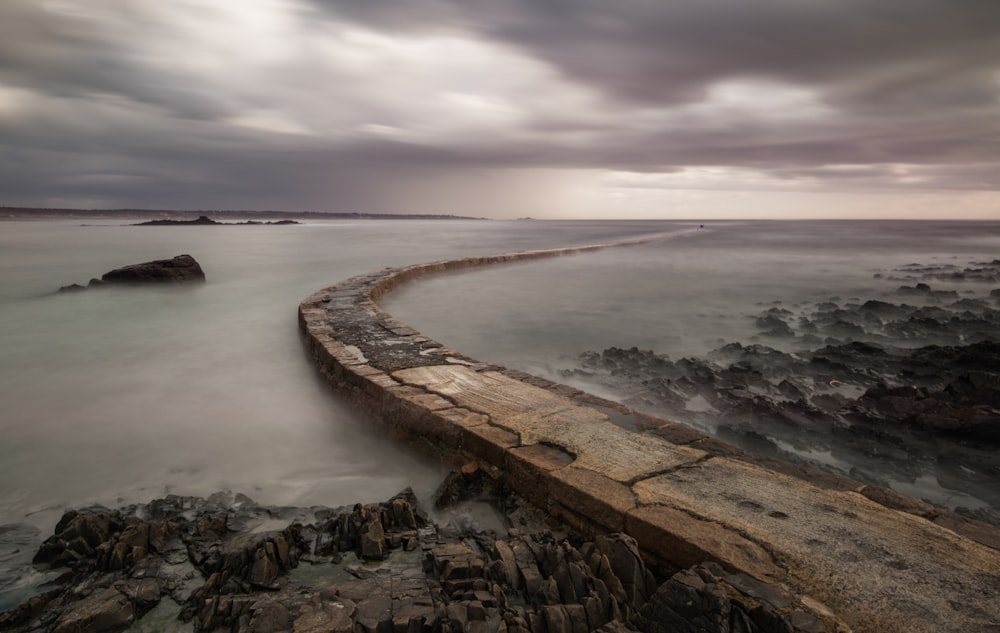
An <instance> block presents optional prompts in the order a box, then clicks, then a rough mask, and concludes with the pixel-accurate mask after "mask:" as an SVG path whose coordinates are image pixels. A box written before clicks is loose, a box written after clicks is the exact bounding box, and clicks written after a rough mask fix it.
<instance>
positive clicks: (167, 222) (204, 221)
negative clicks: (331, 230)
mask: <svg viewBox="0 0 1000 633" xmlns="http://www.w3.org/2000/svg"><path fill="white" fill-rule="evenodd" d="M248 224H254V225H256V224H270V225H274V224H300V222H298V221H297V220H265V221H263V222H262V221H260V220H244V221H243V222H218V221H216V220H213V219H212V218H210V217H208V216H207V215H199V216H198V217H196V218H195V219H193V220H174V219H171V218H166V219H162V220H146V221H145V222H139V223H138V224H134V225H133V226H237V225H243V226H245V225H248Z"/></svg>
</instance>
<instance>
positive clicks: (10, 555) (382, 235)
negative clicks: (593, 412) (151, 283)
mask: <svg viewBox="0 0 1000 633" xmlns="http://www.w3.org/2000/svg"><path fill="white" fill-rule="evenodd" d="M649 235H658V236H660V237H661V238H662V239H660V240H658V241H655V242H650V243H646V244H642V245H636V246H628V247H621V248H614V249H607V250H601V251H595V252H590V253H585V254H578V255H572V256H565V257H559V258H553V259H545V260H537V261H530V262H522V263H517V264H509V265H504V266H497V267H492V268H483V269H479V270H470V271H466V272H462V273H451V274H446V275H441V276H437V277H428V278H424V279H420V280H417V281H416V282H414V283H411V284H409V285H406V286H404V287H402V288H400V289H399V290H397V291H396V292H395V293H394V294H392V295H391V296H389V297H388V298H386V299H385V300H384V301H383V303H382V305H383V307H384V308H386V309H387V310H388V311H389V312H390V313H392V314H394V315H395V316H396V317H398V318H400V319H401V320H403V321H404V322H407V323H409V324H410V325H412V326H413V327H415V328H417V329H418V330H420V331H421V332H423V333H424V334H427V335H428V336H431V337H433V338H435V339H437V340H439V341H441V342H443V343H445V344H446V345H448V346H450V347H454V348H456V349H459V350H461V351H462V352H463V353H465V354H467V355H470V356H473V357H476V358H479V359H481V360H487V361H492V362H496V363H499V364H503V365H506V366H509V367H512V368H516V369H522V370H525V371H528V372H531V373H535V374H538V375H541V376H544V377H547V378H551V379H554V380H558V381H561V382H566V383H569V384H574V385H577V386H580V387H584V388H587V389H589V390H591V391H593V392H595V393H598V394H599V395H602V396H605V397H608V398H612V399H617V400H621V401H624V402H627V403H629V404H632V405H634V406H638V407H640V408H644V409H647V410H650V411H653V412H657V413H661V414H667V413H669V414H670V415H671V416H672V417H673V418H674V419H677V418H678V417H681V418H684V417H687V418H688V419H682V420H680V421H684V422H687V423H689V424H692V425H695V426H698V427H699V428H703V429H705V430H707V431H710V432H712V433H716V434H719V435H720V436H722V437H724V438H725V439H729V440H730V441H735V442H737V443H740V444H741V445H744V446H746V447H748V448H759V449H760V450H763V451H764V452H766V453H768V454H774V455H778V456H782V457H785V458H790V459H795V460H801V461H803V462H805V463H813V464H816V465H819V466H821V467H823V468H827V469H829V470H831V471H832V472H838V473H841V474H846V475H849V476H854V477H857V478H860V479H862V480H864V481H866V482H871V483H878V484H880V485H887V486H891V487H893V488H895V489H898V490H900V491H902V492H905V493H907V494H912V495H914V496H917V497H919V498H925V499H927V500H929V501H931V502H932V503H935V504H938V505H941V506H942V507H948V508H951V509H955V508H962V509H964V511H967V512H969V513H971V514H972V515H973V516H977V517H978V518H985V519H987V520H990V519H992V518H994V517H995V516H1000V515H998V514H997V512H998V509H1000V465H998V461H1000V460H997V458H996V446H995V445H990V444H988V443H986V444H984V443H983V442H982V441H980V440H978V439H972V440H970V439H963V438H958V439H956V438H955V437H953V436H947V437H945V436H941V435H940V434H934V433H925V432H910V431H905V430H901V431H894V432H893V433H892V434H891V435H892V437H891V438H889V440H886V441H885V442H882V444H877V450H872V449H870V447H869V448H868V449H862V448H858V446H857V444H856V443H855V444H851V445H850V446H846V445H844V444H843V442H841V443H838V439H837V438H838V437H842V436H843V433H844V429H843V425H841V426H840V427H838V429H839V430H837V429H834V431H836V432H834V431H828V432H824V431H823V430H822V428H820V429H819V430H817V429H813V428H806V427H804V426H801V425H799V426H796V425H789V424H784V425H782V424H775V423H774V422H773V421H768V420H762V421H761V422H760V425H759V426H757V427H753V428H749V429H748V427H747V424H748V423H747V422H746V421H745V420H744V421H743V422H741V424H740V425H736V426H733V425H727V424H726V423H725V416H722V418H721V421H720V419H719V416H716V417H715V418H713V407H712V406H711V403H707V402H705V401H704V398H702V399H699V398H700V396H693V397H690V398H688V399H687V400H686V401H685V402H684V403H683V406H682V407H680V408H678V407H676V406H675V407H672V408H671V407H666V408H665V405H664V399H663V398H662V397H652V396H648V394H652V393H653V392H654V391H655V390H652V387H651V386H650V385H651V384H652V382H650V381H656V380H660V378H657V377H656V376H655V375H651V374H649V373H648V371H647V372H646V373H644V374H642V375H641V376H640V377H639V378H636V379H635V380H630V379H629V375H628V371H625V372H624V374H623V373H622V371H618V373H615V372H613V371H610V370H609V371H604V370H602V369H601V368H596V369H595V367H594V364H593V362H594V358H595V357H594V356H593V354H591V355H590V356H588V355H587V353H588V352H595V353H596V354H597V355H598V356H600V355H601V354H602V353H603V352H604V351H605V350H608V349H621V350H628V349H631V348H633V347H634V348H636V350H639V351H648V352H650V354H652V355H654V356H656V357H659V358H663V359H670V362H671V363H675V362H676V361H679V360H680V359H684V358H701V359H704V358H707V357H709V356H710V355H711V354H712V353H713V350H718V349H719V348H721V347H723V346H724V345H726V344H728V343H734V342H740V343H742V344H744V345H754V344H756V345H766V346H767V347H770V348H773V349H776V350H780V351H782V352H783V353H787V354H800V353H802V351H803V349H804V347H805V346H806V343H805V341H806V337H805V336H804V335H803V334H802V333H801V332H796V333H794V335H792V336H790V337H789V336H781V337H771V336H767V335H765V336H763V338H762V333H761V325H760V323H761V321H760V319H761V318H762V317H761V314H762V313H763V312H765V311H767V310H769V309H771V308H780V309H782V310H785V309H787V311H788V313H789V314H788V315H784V317H783V318H784V319H785V321H788V322H790V323H791V324H792V325H794V326H795V327H796V328H797V327H798V326H799V325H801V321H796V319H800V317H803V315H806V314H807V312H809V311H812V310H815V309H816V306H818V305H821V304H824V303H830V302H833V303H834V304H836V305H838V306H850V305H855V306H856V305H859V304H860V303H863V302H864V301H866V300H869V299H880V300H885V301H889V299H891V298H892V297H895V296H896V295H894V294H893V293H897V292H898V290H897V289H898V288H899V287H900V286H904V285H910V286H913V287H916V284H917V283H924V282H922V281H920V279H924V280H925V281H926V279H925V277H924V276H926V275H931V276H932V277H933V280H932V281H929V282H926V283H928V285H930V286H931V287H932V289H933V292H937V293H942V294H940V295H934V296H930V295H928V296H920V297H918V298H917V299H913V298H907V301H909V302H910V303H914V302H917V303H919V304H920V305H924V304H927V305H930V304H934V305H949V304H950V303H953V301H952V299H954V298H949V296H948V295H946V294H944V293H946V292H952V291H953V292H954V293H956V296H957V297H958V299H955V300H960V299H961V298H967V299H976V300H978V301H980V304H979V305H988V302H989V301H992V300H993V299H991V298H990V295H989V293H990V291H991V290H993V289H996V288H1000V283H993V282H990V281H989V280H988V279H983V278H978V277H975V276H974V275H968V276H965V277H963V278H959V276H956V275H952V277H950V278H948V277H947V276H946V275H945V274H944V273H941V274H938V272H935V271H960V270H965V269H966V268H968V267H970V266H972V265H973V264H975V263H977V262H990V261H993V260H994V259H996V258H997V257H1000V223H963V222H740V221H731V222H712V223H707V224H706V225H705V226H704V227H703V228H699V224H698V223H692V222H667V221H663V222H656V221H601V222H596V221H589V222H585V221H537V220H534V221H473V220H359V221H324V222H313V223H306V224H300V225H292V226H207V227H206V226H202V227H189V226H174V227H170V226H163V227H140V226H125V225H123V223H122V221H119V220H116V221H109V220H93V221H86V224H85V225H81V220H38V221H3V222H0V349H2V350H3V353H2V355H0V406H2V413H0V433H2V437H3V441H2V442H0V593H2V592H4V591H7V590H10V589H11V587H14V588H16V587H17V585H18V583H19V582H22V580H23V579H22V580H18V578H17V577H16V576H17V572H16V570H15V566H16V565H20V564H23V558H24V557H23V550H25V549H27V548H29V547H30V545H31V543H37V541H38V540H40V539H41V538H43V537H44V536H45V535H46V534H48V533H50V532H51V529H52V527H53V525H54V523H55V521H56V520H58V518H59V516H60V515H61V513H62V511H63V510H64V509H65V508H69V507H80V506H86V505H90V504H104V505H108V506H118V505H122V504H125V503H132V502H142V501H148V500H150V499H153V498H156V497H160V496H163V495H166V494H185V495H207V494H211V493H213V492H215V491H219V490H231V491H233V492H241V493H244V494H246V495H248V496H250V497H251V498H253V499H254V500H256V501H258V502H261V503H267V504H276V505H311V504H323V505H330V506H339V505H344V504H348V503H354V502H357V501H375V500H384V499H387V498H389V497H390V496H391V495H393V494H395V493H396V492H398V491H399V490H401V489H403V488H404V487H407V486H410V487H413V488H414V490H415V491H417V494H418V496H420V497H422V498H424V499H426V498H428V497H429V496H430V495H431V494H432V492H433V490H434V488H435V487H436V486H437V484H438V483H439V482H440V480H441V478H442V476H443V467H442V465H440V464H437V463H433V462H430V461H428V460H427V459H426V458H425V457H421V456H419V455H415V454H412V453H411V452H409V451H407V450H405V448H403V447H400V446H397V445H395V444H393V443H392V442H391V441H389V440H387V439H385V438H384V437H382V436H380V434H379V433H378V430H377V429H376V428H373V426H372V424H371V423H370V421H369V420H367V419H366V418H365V417H364V416H363V415H360V414H358V413H357V412H356V411H354V410H353V409H352V408H351V406H350V405H349V403H346V402H345V401H343V400H342V399H341V398H340V397H339V396H338V394H337V393H335V392H333V391H332V390H331V389H330V388H329V387H328V386H326V385H325V384H323V383H322V382H321V381H320V380H319V379H318V377H317V375H316V372H315V371H314V368H313V367H312V365H311V363H310V361H309V359H308V358H307V356H306V354H305V353H304V349H303V347H302V345H301V342H300V340H299V335H298V331H297V322H296V308H297V305H298V303H299V301H300V300H301V299H303V298H304V297H306V296H307V295H309V294H310V293H312V292H314V291H316V290H318V289H320V288H323V287H325V286H328V285H332V284H334V283H336V282H337V281H340V280H342V279H344V278H347V277H350V276H352V275H355V274H358V273H363V272H367V271H371V270H376V269H380V268H383V267H391V266H401V265H406V264H414V263H422V262H428V261H434V260H441V259H451V258H457V257H467V256H477V255H491V254H497V253H503V252H513V251H521V250H531V249H541V248H555V247H563V246H575V245H582V244H592V243H601V242H609V241H617V240H623V239H632V238H638V237H643V236H649ZM181 253H188V254H191V255H193V256H194V257H195V258H196V259H197V260H198V261H199V262H200V263H201V265H202V267H203V268H204V270H205V273H206V276H207V283H205V284H204V285H200V286H198V287H185V288H121V289H120V288H109V289H96V290H88V291H86V292H79V293H62V294H55V293H54V291H55V290H57V289H58V288H59V287H60V286H64V285H68V284H71V283H81V284H85V283H86V282H87V281H88V280H89V279H90V278H91V277H99V276H100V275H101V274H103V273H104V272H107V271H108V270H111V269H113V268H116V267H120V266H123V265H127V264H132V263H137V262H142V261H148V260H152V259H162V258H168V257H172V256H174V255H178V254H181ZM914 265H917V266H916V267H914ZM907 266H909V267H910V268H907ZM932 268H933V269H934V270H931V269H932ZM928 271H929V272H928ZM935 275H936V276H935ZM942 298H944V299H947V302H945V303H944V304H942V300H943V299H942ZM897 299H898V297H897ZM996 307H997V306H996V305H993V308H996ZM980 313H982V311H980ZM782 314H783V313H782ZM984 327H985V326H984ZM994 335H995V338H993V339H992V340H1000V333H998V332H994V331H993V330H990V329H989V328H988V327H985V329H984V334H983V335H982V336H981V337H979V339H983V337H985V339H983V340H990V339H989V337H993V336H994ZM814 336H815V337H816V338H818V339H819V341H818V342H817V341H816V340H814V339H810V341H811V342H812V343H813V344H812V347H814V348H815V347H821V346H822V345H828V344H829V343H830V341H829V340H826V339H828V338H829V337H825V338H824V336H823V332H822V331H820V332H818V334H817V335H814ZM963 336H965V335H963ZM977 340H978V339H977ZM882 341H883V342H884V336H883V339H882ZM949 341H950V342H952V343H953V342H954V341H953V340H951V339H949ZM949 341H940V343H941V344H945V343H949ZM897 342H898V343H899V344H900V345H902V346H904V347H906V346H909V347H919V346H921V345H925V344H930V343H933V342H934V341H929V340H923V339H921V338H920V337H916V338H914V337H910V338H909V339H907V340H902V339H901V340H900V341H897ZM588 358H589V359H590V360H588ZM644 358H645V357H644ZM643 371H646V370H643ZM996 371H1000V368H996ZM660 382H663V381H662V380H661V381H660ZM830 382H831V384H834V383H835V386H836V387H837V389H835V391H837V392H838V393H840V394H841V396H843V397H847V396H857V395H859V394H860V390H861V388H860V387H858V386H857V385H854V386H852V385H848V384H845V383H844V381H840V380H837V381H830ZM664 384H665V383H664ZM852 389H853V391H852ZM657 393H661V395H662V393H665V392H662V390H661V392H657ZM644 394H646V395H644ZM758 395H761V396H763V395H765V394H763V392H761V393H760V394H758ZM647 396H648V397H647ZM668 404H669V403H668ZM715 413H718V412H717V411H716V412H715ZM753 423H754V419H753V418H752V417H751V420H750V423H749V424H751V425H753ZM890 449H891V450H890Z"/></svg>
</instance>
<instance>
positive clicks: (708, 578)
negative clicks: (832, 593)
mask: <svg viewBox="0 0 1000 633" xmlns="http://www.w3.org/2000/svg"><path fill="white" fill-rule="evenodd" d="M810 602H811V604H813V605H816V606H809V605H807V604H806V602H804V601H803V600H800V599H799V598H797V597H796V596H793V595H791V594H789V593H788V592H786V591H784V590H782V589H780V588H778V587H776V586H773V585H767V584H765V583H761V582H759V581H757V580H754V579H753V578H750V577H749V576H746V575H745V574H727V573H726V572H725V571H723V569H722V568H721V567H719V566H718V565H716V564H714V563H706V564H704V565H699V566H697V567H694V568H692V569H689V570H685V571H681V572H678V573H677V574H675V575H674V576H673V577H672V578H671V579H670V580H668V581H667V582H665V583H663V584H662V585H660V587H659V589H657V591H656V593H655V594H654V595H653V596H652V597H651V598H650V600H649V601H648V602H647V603H646V605H645V606H644V607H643V608H642V609H641V610H640V612H639V615H638V617H637V618H636V620H635V621H633V622H632V623H631V624H632V626H634V627H636V628H638V629H639V630H641V631H644V632H647V633H778V632H780V633H846V632H849V631H850V628H849V627H848V626H847V625H846V624H845V623H844V622H843V621H842V620H840V619H839V618H837V617H836V616H833V615H832V614H831V613H829V611H828V610H827V609H825V608H823V607H822V606H821V605H818V603H815V602H814V601H810Z"/></svg>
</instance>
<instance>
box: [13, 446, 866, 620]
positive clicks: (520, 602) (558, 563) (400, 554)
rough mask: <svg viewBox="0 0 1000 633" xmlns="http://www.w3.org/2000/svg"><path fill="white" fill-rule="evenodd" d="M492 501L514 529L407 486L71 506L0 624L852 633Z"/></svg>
mask: <svg viewBox="0 0 1000 633" xmlns="http://www.w3.org/2000/svg"><path fill="white" fill-rule="evenodd" d="M484 481H485V479H484V478H483V477H482V476H481V473H480V471H479V469H478V468H477V467H476V466H475V465H467V466H466V467H465V468H463V470H462V472H461V473H460V474H459V473H455V474H453V475H452V476H451V478H450V479H449V481H448V482H446V484H445V485H444V486H443V487H442V491H441V494H440V496H439V503H440V504H442V505H448V504H451V503H455V502H463V501H464V500H466V499H467V498H468V497H470V495H476V494H481V493H483V492H484V489H485V488H488V487H489V486H488V484H487V485H486V486H485V488H484ZM489 498H490V499H491V500H492V502H493V503H494V505H496V506H497V507H499V508H500V509H502V510H503V512H504V517H505V521H506V530H505V533H503V534H497V533H495V532H493V531H489V530H484V529H476V528H475V527H473V526H471V525H470V524H469V523H468V521H465V522H462V521H450V522H448V523H447V524H444V525H435V524H434V523H431V522H430V521H429V520H428V518H427V516H426V514H425V513H424V512H423V511H421V509H420V507H419V506H418V505H417V502H416V500H415V499H414V496H413V494H412V492H410V491H404V492H403V493H400V494H399V495H397V496H396V497H393V498H392V499H390V500H389V501H386V502H384V503H373V504H366V505H362V504H358V505H356V506H354V507H353V508H339V509H331V508H325V507H312V508H276V507H266V506H260V505H257V504H255V503H254V502H253V501H251V500H250V499H248V498H247V497H244V496H242V495H236V496H233V495H231V494H217V495H213V496H212V497H210V498H208V499H201V498H191V497H176V496H170V497H167V498H165V499H158V500H155V501H152V502H150V503H148V504H141V505H134V506H128V507H125V508H120V509H117V510H110V509H107V508H88V509H83V510H76V511H69V512H67V513H66V514H65V515H64V516H63V518H62V519H61V520H60V521H59V523H58V525H57V526H56V528H55V533H54V534H53V535H52V536H51V537H49V538H48V539H47V540H46V541H45V543H44V544H43V545H42V547H41V548H40V549H39V551H38V553H37V554H36V555H35V558H34V562H35V563H36V565H40V566H51V567H53V568H55V569H57V570H63V571H64V573H63V574H62V575H61V576H60V577H59V579H58V580H57V581H56V582H54V583H52V585H51V586H50V587H47V588H45V589H46V590H45V591H44V593H40V594H39V595H36V596H34V597H33V598H31V599H29V600H27V601H26V602H24V603H22V604H21V605H20V606H18V607H16V608H14V609H11V610H9V611H7V612H4V613H2V614H0V631H4V632H11V633H15V632H16V633H28V632H43V631H44V632H46V633H76V632H84V631H86V632H95V633H96V632H101V631H120V630H125V629H127V628H129V627H131V630H142V631H147V630H148V631H184V630H190V631H196V632H200V631H231V632H234V633H237V632H238V633H270V632H278V631H294V632H295V633H313V632H315V633H319V632H324V633H329V632H341V631H342V632H345V633H347V632H368V633H375V632H379V633H381V632H386V633H388V632H397V633H403V632H407V633H416V632H432V631H434V632H436V631H443V632H455V633H457V632H459V631H476V632H497V631H509V632H514V631H524V632H531V633H577V632H580V633H582V632H584V631H595V630H600V631H609V632H610V631H644V632H645V631H648V632H651V633H660V632H663V633H666V632H668V631H670V632H692V633H693V632H706V633H707V632H712V633H716V632H718V633H723V632H725V633H728V632H736V631H739V632H742V633H750V632H761V633H765V632H767V633H771V632H774V633H777V632H782V633H793V632H801V633H807V632H808V633H821V632H826V633H832V632H834V631H847V630H848V629H847V627H846V625H844V624H843V623H842V622H841V621H840V620H839V619H838V618H837V617H835V616H834V615H833V614H831V613H830V612H829V611H828V610H827V609H826V608H825V607H823V606H822V605H820V604H818V603H815V602H812V601H810V600H809V599H808V598H804V599H802V598H799V597H797V596H795V595H792V594H791V593H789V592H788V591H786V590H784V589H782V588H780V587H777V586H772V585H767V584H764V583H762V582H760V581H757V580H754V579H752V578H750V577H749V576H746V575H744V574H732V573H728V572H727V571H726V570H724V569H722V568H721V567H719V566H718V565H716V564H712V563H709V564H704V565H698V566H696V567H693V568H690V569H686V570H680V571H677V570H670V569H667V568H665V567H662V566H658V565H654V564H650V562H649V561H647V560H644V558H643V557H642V555H641V554H640V552H639V551H638V548H637V547H636V543H635V541H634V540H633V539H632V538H631V537H629V536H626V535H623V534H607V535H604V536H599V537H597V538H596V539H594V540H582V539H580V538H579V537H576V536H574V535H573V534H569V533H566V532H564V531H561V530H559V529H557V528H551V527H549V526H546V525H545V524H544V523H543V522H542V521H541V520H539V519H538V518H537V517H536V516H534V515H533V514H532V512H531V511H530V510H528V509H527V508H526V507H525V506H523V505H522V504H520V503H519V502H518V501H516V500H514V499H513V498H512V497H510V496H509V495H504V494H499V492H498V491H492V494H491V495H490V497H489ZM455 516H456V515H455V514H452V517H453V518H454V517H455Z"/></svg>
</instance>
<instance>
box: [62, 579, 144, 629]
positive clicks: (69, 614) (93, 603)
mask: <svg viewBox="0 0 1000 633" xmlns="http://www.w3.org/2000/svg"><path fill="white" fill-rule="evenodd" d="M135 615H136V614H135V606H134V605H133V604H132V603H131V602H130V601H129V599H128V598H127V597H126V596H125V595H124V594H123V593H122V592H121V591H119V590H118V589H117V588H115V587H109V588H107V589H105V590H103V591H99V592H96V593H94V594H92V595H90V596H88V597H86V598H84V599H83V600H80V601H79V602H77V603H76V604H74V605H73V608H72V609H67V610H66V611H64V612H63V614H62V616H61V617H60V618H59V619H58V620H56V622H55V623H54V624H53V626H52V628H51V631H52V633H102V632H103V631H121V630H123V629H125V628H126V627H128V626H129V625H130V624H132V622H133V621H134V620H135Z"/></svg>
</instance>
